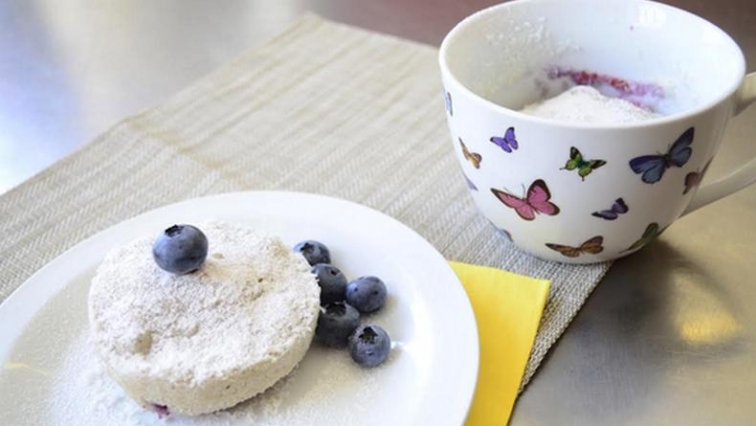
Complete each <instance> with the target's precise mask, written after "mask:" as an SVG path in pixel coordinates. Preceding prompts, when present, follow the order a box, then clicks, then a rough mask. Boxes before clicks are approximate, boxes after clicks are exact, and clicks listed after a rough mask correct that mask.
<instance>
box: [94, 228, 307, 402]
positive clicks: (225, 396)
mask: <svg viewBox="0 0 756 426" xmlns="http://www.w3.org/2000/svg"><path fill="white" fill-rule="evenodd" d="M200 229H202V231H203V232H204V233H205V234H206V235H207V237H208V240H209V245H210V256H209V258H208V259H207V260H206V261H205V264H204V265H203V266H202V268H201V269H200V270H199V271H197V272H195V273H191V274H186V275H180V276H176V275H174V274H171V273H168V272H166V271H163V270H162V269H160V268H159V267H158V266H157V265H156V263H155V262H154V260H153V258H152V241H153V239H154V237H151V236H146V237H143V238H140V239H137V240H135V241H133V242H131V243H129V244H126V245H124V246H121V247H119V248H117V249H115V250H113V251H112V252H110V253H109V254H108V255H107V256H106V257H105V260H104V261H103V262H102V264H101V265H100V267H99V268H98V271H97V275H96V276H95V277H94V279H93V280H92V286H91V289H90V293H89V318H90V324H91V329H92V333H93V336H94V339H95V343H96V346H97V349H98V352H99V354H100V355H101V356H102V359H103V362H104V364H105V365H106V366H107V369H108V371H109V372H110V373H111V375H112V376H113V377H114V378H115V379H116V380H117V381H118V382H119V383H120V384H121V385H122V386H123V387H124V388H125V389H126V390H127V391H128V393H129V395H131V396H132V397H133V398H134V399H136V400H137V401H139V402H140V403H141V404H143V405H145V406H149V407H152V408H153V409H154V410H155V411H156V412H161V413H166V412H169V413H178V412H181V413H187V414H199V413H207V412H212V411H216V410H218V409H222V408H226V407H229V406H231V405H233V404H236V403H238V402H239V401H243V400H245V399H248V398H250V397H251V396H253V395H256V394H257V393H259V392H261V391H263V390H265V389H267V388H268V387H270V386H271V385H273V384H274V383H275V382H276V381H277V380H278V379H280V378H281V377H283V376H285V375H286V374H288V373H289V372H290V371H291V369H292V368H294V366H295V365H296V364H297V363H298V362H299V361H300V360H301V359H302V357H303V356H304V354H305V352H306V351H307V348H308V347H309V345H310V342H311V340H312V336H313V332H314V329H315V321H316V320H317V315H318V312H319V294H320V290H319V287H318V285H317V282H316V280H315V278H314V276H313V275H312V273H311V272H310V266H309V265H308V264H307V262H306V261H305V260H304V258H303V257H302V256H301V255H299V254H297V253H293V252H292V251H291V248H290V247H289V246H288V245H286V244H284V242H283V241H282V240H281V239H280V238H278V237H276V236H274V235H270V234H267V233H263V232H260V231H256V230H253V229H251V228H247V227H241V226H237V225H231V224H227V223H207V224H203V225H200Z"/></svg>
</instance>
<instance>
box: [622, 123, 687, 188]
mask: <svg viewBox="0 0 756 426" xmlns="http://www.w3.org/2000/svg"><path fill="white" fill-rule="evenodd" d="M694 136H695V130H694V129H693V127H691V128H689V129H688V130H686V131H685V132H683V134H682V135H680V137H679V138H677V140H676V141H675V143H673V144H672V147H670V148H669V152H667V153H666V154H657V155H642V156H640V157H635V158H633V159H632V160H630V168H631V169H633V172H635V173H636V174H639V175H642V176H641V180H643V182H645V183H650V184H654V183H656V182H659V181H660V180H661V178H662V176H664V172H666V171H667V169H669V168H671V167H682V166H684V165H685V163H687V162H688V160H689V159H690V156H691V154H693V149H692V148H691V147H690V144H692V143H693V137H694Z"/></svg>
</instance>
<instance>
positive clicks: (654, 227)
mask: <svg viewBox="0 0 756 426" xmlns="http://www.w3.org/2000/svg"><path fill="white" fill-rule="evenodd" d="M665 229H667V228H666V227H664V228H659V224H658V223H656V222H653V223H650V224H649V225H648V226H647V227H646V230H645V231H643V235H642V236H641V237H640V238H639V239H638V241H636V242H634V243H633V244H632V245H631V246H630V247H628V248H627V249H625V250H622V253H625V252H628V251H635V250H638V249H640V248H641V247H643V246H645V245H646V244H648V243H650V242H651V241H653V240H654V239H655V238H656V237H658V236H659V235H661V233H662V232H664V230H665Z"/></svg>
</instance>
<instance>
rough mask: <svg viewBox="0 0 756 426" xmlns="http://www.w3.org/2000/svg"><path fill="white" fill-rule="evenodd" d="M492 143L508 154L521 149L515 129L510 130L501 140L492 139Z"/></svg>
mask: <svg viewBox="0 0 756 426" xmlns="http://www.w3.org/2000/svg"><path fill="white" fill-rule="evenodd" d="M491 142H493V143H494V145H496V146H498V147H499V148H501V149H503V150H504V151H505V152H508V153H511V152H512V150H514V149H517V148H519V145H518V144H517V138H516V137H515V129H514V127H510V128H508V129H507V132H506V133H505V134H504V137H503V138H500V137H498V136H494V137H492V138H491Z"/></svg>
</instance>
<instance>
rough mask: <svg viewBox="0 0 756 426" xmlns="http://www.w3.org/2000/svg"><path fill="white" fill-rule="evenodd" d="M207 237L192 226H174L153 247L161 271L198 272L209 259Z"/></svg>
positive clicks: (154, 256)
mask: <svg viewBox="0 0 756 426" xmlns="http://www.w3.org/2000/svg"><path fill="white" fill-rule="evenodd" d="M207 246H208V244H207V237H206V236H205V234H203V233H202V231H200V230H199V229H197V228H195V227H194V226H192V225H173V226H171V227H170V228H168V229H166V230H165V231H164V232H163V234H162V235H160V236H159V237H158V239H157V240H155V243H154V244H153V245H152V257H153V258H154V259H155V263H157V264H158V266H159V267H160V268H161V269H164V270H166V271H168V272H172V273H174V274H186V273H189V272H194V271H196V270H198V269H199V268H200V267H201V266H202V264H203V263H204V262H205V258H206V257H207Z"/></svg>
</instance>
